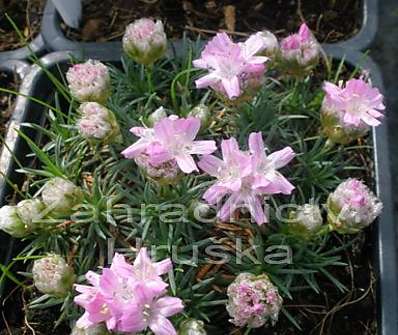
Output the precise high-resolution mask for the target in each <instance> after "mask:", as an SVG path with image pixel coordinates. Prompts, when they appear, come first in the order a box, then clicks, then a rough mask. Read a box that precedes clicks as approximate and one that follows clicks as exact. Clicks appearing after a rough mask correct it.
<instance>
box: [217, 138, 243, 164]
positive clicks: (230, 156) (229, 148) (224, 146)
mask: <svg viewBox="0 0 398 335" xmlns="http://www.w3.org/2000/svg"><path fill="white" fill-rule="evenodd" d="M239 151H240V150H239V145H238V142H237V141H236V139H235V138H234V137H231V138H230V139H228V140H222V142H221V152H222V156H223V158H224V161H226V162H229V161H233V160H234V159H235V157H236V153H237V152H239Z"/></svg>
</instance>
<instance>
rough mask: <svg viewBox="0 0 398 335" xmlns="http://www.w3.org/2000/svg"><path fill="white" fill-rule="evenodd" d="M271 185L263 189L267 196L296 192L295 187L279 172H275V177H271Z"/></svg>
mask: <svg viewBox="0 0 398 335" xmlns="http://www.w3.org/2000/svg"><path fill="white" fill-rule="evenodd" d="M267 177H269V180H270V184H269V185H268V186H266V187H264V188H261V191H262V192H264V193H267V194H278V193H282V194H291V193H292V191H293V190H294V188H295V187H294V186H293V185H292V184H291V183H290V182H289V181H288V180H287V179H286V178H285V177H283V176H282V175H281V174H280V173H279V172H277V171H275V174H274V175H269V176H267Z"/></svg>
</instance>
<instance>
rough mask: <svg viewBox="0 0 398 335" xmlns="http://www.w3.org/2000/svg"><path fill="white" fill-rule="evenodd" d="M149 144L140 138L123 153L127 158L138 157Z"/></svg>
mask: <svg viewBox="0 0 398 335" xmlns="http://www.w3.org/2000/svg"><path fill="white" fill-rule="evenodd" d="M147 146H148V142H145V141H143V140H138V141H137V142H135V143H134V144H132V145H130V146H129V147H128V148H126V149H124V150H123V151H122V155H123V156H124V157H125V158H127V159H132V158H135V157H137V155H139V154H140V153H142V152H144V151H145V149H146V148H147Z"/></svg>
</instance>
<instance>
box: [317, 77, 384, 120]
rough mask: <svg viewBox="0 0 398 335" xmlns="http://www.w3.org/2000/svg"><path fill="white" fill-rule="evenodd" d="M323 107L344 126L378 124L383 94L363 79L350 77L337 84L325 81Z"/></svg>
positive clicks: (382, 105)
mask: <svg viewBox="0 0 398 335" xmlns="http://www.w3.org/2000/svg"><path fill="white" fill-rule="evenodd" d="M323 90H324V91H325V93H326V96H325V100H324V108H325V109H327V110H328V111H329V112H332V113H334V114H335V115H336V117H337V118H338V119H339V120H340V122H341V124H342V125H343V126H344V125H346V126H355V127H358V126H364V125H365V124H366V125H369V126H378V125H380V123H381V122H380V121H379V119H380V118H382V117H383V114H382V113H381V112H380V111H382V110H384V109H385V106H384V104H383V95H382V94H381V93H380V91H379V90H378V89H377V88H374V87H372V85H371V84H369V83H368V82H366V81H365V80H363V79H351V80H349V81H347V82H346V84H345V85H344V84H343V83H342V82H340V84H339V86H337V85H334V84H332V83H330V82H325V84H324V86H323Z"/></svg>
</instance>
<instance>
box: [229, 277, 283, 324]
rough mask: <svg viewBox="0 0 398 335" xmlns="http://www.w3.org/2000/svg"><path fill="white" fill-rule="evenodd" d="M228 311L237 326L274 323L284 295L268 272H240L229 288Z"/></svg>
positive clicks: (231, 320)
mask: <svg viewBox="0 0 398 335" xmlns="http://www.w3.org/2000/svg"><path fill="white" fill-rule="evenodd" d="M227 295H228V303H227V307H226V308H227V311H228V313H229V315H230V316H231V318H232V319H230V322H232V323H233V324H234V325H235V326H237V327H246V326H247V327H250V328H259V327H262V326H264V325H266V324H268V323H269V324H271V325H274V324H275V323H276V321H277V320H278V315H279V311H280V309H281V307H282V302H283V300H282V297H281V296H280V295H279V293H278V289H277V288H276V287H275V286H274V285H273V284H272V283H271V281H270V280H269V278H268V276H267V275H266V274H262V275H260V276H255V275H253V274H251V273H240V274H239V275H238V276H237V277H236V279H235V280H234V281H233V282H232V283H231V284H230V285H229V286H228V289H227Z"/></svg>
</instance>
